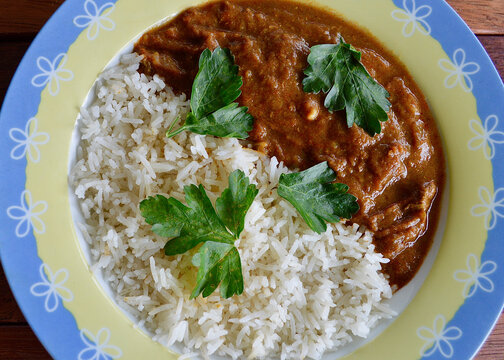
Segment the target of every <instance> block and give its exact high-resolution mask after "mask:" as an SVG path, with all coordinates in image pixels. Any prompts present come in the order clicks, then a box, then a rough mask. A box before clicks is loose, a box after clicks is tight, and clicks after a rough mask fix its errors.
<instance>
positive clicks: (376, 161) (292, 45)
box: [135, 0, 445, 287]
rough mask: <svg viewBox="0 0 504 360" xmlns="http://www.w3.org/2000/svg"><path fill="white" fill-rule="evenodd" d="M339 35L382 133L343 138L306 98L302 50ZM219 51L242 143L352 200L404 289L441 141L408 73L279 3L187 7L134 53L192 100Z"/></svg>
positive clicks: (371, 41)
mask: <svg viewBox="0 0 504 360" xmlns="http://www.w3.org/2000/svg"><path fill="white" fill-rule="evenodd" d="M340 36H342V37H343V38H344V40H345V42H347V43H350V44H352V45H353V46H354V47H355V48H356V49H357V50H358V51H360V52H362V60H361V61H362V63H363V64H364V66H365V67H366V69H367V71H368V72H369V73H370V75H371V76H372V77H373V78H374V79H375V80H376V81H377V82H378V83H380V84H381V85H382V86H383V87H385V89H386V90H387V91H388V92H389V94H390V98H389V100H390V102H391V104H392V106H391V108H390V111H389V113H388V120H387V121H386V122H383V123H382V131H381V133H380V134H376V135H375V136H370V135H368V134H367V133H366V132H365V131H364V130H363V129H362V128H360V127H358V126H356V125H354V126H352V127H350V128H349V127H348V126H347V123H346V114H345V111H338V112H334V113H330V112H329V111H328V110H327V109H326V108H325V107H324V98H325V95H324V94H322V93H320V94H310V93H306V92H304V91H303V85H302V81H303V78H304V77H305V75H304V74H303V71H304V70H305V69H306V67H307V56H308V54H309V51H310V47H312V46H314V45H318V44H335V43H337V42H338V39H339V37H340ZM217 47H222V48H228V49H230V50H231V52H232V54H233V55H234V58H235V63H236V64H237V65H238V66H239V74H240V75H241V76H242V78H243V86H242V95H241V97H240V98H239V99H238V101H239V103H240V105H243V106H247V107H248V108H249V112H250V114H251V115H252V116H253V117H254V119H255V121H254V128H253V130H252V131H251V133H250V137H249V140H250V141H251V142H252V143H253V144H254V146H255V148H256V149H257V150H259V151H261V152H264V153H266V154H267V155H269V156H276V157H277V159H278V160H279V161H283V162H284V163H285V164H286V165H287V166H289V167H290V168H292V169H300V170H303V169H306V168H309V167H311V166H313V165H315V164H318V163H320V162H323V161H327V162H328V164H329V166H330V167H331V168H332V169H333V170H334V171H335V172H336V174H337V176H338V182H342V183H344V184H346V185H348V186H349V188H350V190H349V192H350V193H351V194H353V195H355V196H356V197H357V198H358V202H359V205H360V210H359V212H358V213H357V214H356V215H355V216H354V217H353V218H352V219H351V221H352V222H356V223H358V224H362V225H365V226H367V227H368V228H369V229H370V230H371V231H373V232H374V242H375V245H376V248H377V250H378V251H379V252H381V253H382V254H383V255H384V256H385V257H387V258H389V259H390V260H391V261H390V263H389V264H387V265H386V266H385V268H384V270H385V272H386V273H387V274H388V275H389V276H390V282H391V284H395V285H397V286H398V287H401V286H403V285H404V284H406V283H407V282H408V281H409V280H410V279H411V278H412V277H413V276H414V275H415V273H416V271H417V270H418V268H419V267H420V265H421V264H422V261H423V259H424V258H425V256H426V254H427V252H428V250H429V248H430V245H431V243H432V238H433V236H434V232H435V228H436V224H437V220H438V215H439V207H440V194H441V192H442V190H443V186H444V182H445V172H444V167H445V164H444V157H443V149H442V146H441V140H440V137H439V134H438V131H437V128H436V124H435V122H434V119H433V118H432V115H431V114H430V111H429V108H428V105H427V103H426V101H425V99H424V96H423V95H422V93H421V92H420V90H419V88H418V87H417V85H416V84H415V82H414V81H413V79H412V77H411V76H410V75H409V73H408V72H407V70H406V69H405V67H404V66H403V65H402V64H401V63H400V62H399V60H398V59H396V58H395V57H394V56H393V55H392V54H391V53H390V51H388V50H386V49H385V48H383V46H382V45H380V43H379V42H378V40H376V39H375V38H374V37H373V36H371V35H370V34H368V33H366V32H364V31H363V30H361V29H359V28H358V27H356V26H355V25H353V24H350V23H348V22H346V21H345V20H342V19H341V18H339V17H337V16H336V15H334V14H333V13H330V12H328V11H325V10H322V9H319V8H315V7H312V6H309V5H304V4H299V3H294V2H291V1H283V0H270V1H252V0H248V1H232V2H231V1H216V2H209V3H206V4H204V5H202V6H199V7H195V8H190V9H187V10H185V11H184V12H182V13H181V14H179V15H178V16H177V17H176V18H174V19H173V20H171V21H170V22H168V23H167V24H165V25H162V26H161V27H159V28H156V29H153V30H151V31H149V32H147V33H145V34H144V35H143V36H142V37H141V38H140V40H139V41H138V42H137V43H136V45H135V51H136V52H137V53H139V54H141V55H143V56H144V59H143V62H142V69H141V70H142V71H143V72H145V73H147V74H154V73H156V74H158V75H161V76H164V78H165V80H166V82H167V84H168V85H170V86H171V87H172V88H173V89H174V90H175V91H177V92H184V93H186V94H187V95H188V96H190V93H191V85H192V83H193V80H194V78H195V76H196V74H197V71H198V60H199V56H200V55H201V53H202V52H203V50H204V49H206V48H209V49H210V50H213V49H215V48H217Z"/></svg>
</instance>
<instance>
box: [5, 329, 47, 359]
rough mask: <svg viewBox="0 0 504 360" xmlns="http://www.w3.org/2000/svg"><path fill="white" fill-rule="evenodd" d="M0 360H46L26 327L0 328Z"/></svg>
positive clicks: (40, 345) (45, 354)
mask: <svg viewBox="0 0 504 360" xmlns="http://www.w3.org/2000/svg"><path fill="white" fill-rule="evenodd" d="M0 359H5V360H48V359H51V356H50V355H49V354H48V353H47V351H46V350H45V349H44V347H43V346H42V344H41V343H40V341H39V340H38V338H37V337H36V336H35V334H34V333H33V331H31V329H30V327H29V326H28V325H24V326H19V325H13V326H0Z"/></svg>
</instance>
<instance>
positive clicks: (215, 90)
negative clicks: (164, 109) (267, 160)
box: [166, 47, 254, 139]
mask: <svg viewBox="0 0 504 360" xmlns="http://www.w3.org/2000/svg"><path fill="white" fill-rule="evenodd" d="M242 85H243V80H242V78H241V76H239V75H238V66H237V65H235V64H234V58H233V55H232V54H231V51H230V50H229V49H222V48H220V47H218V48H216V49H215V50H214V51H213V52H211V51H210V50H209V49H205V50H204V51H203V53H202V54H201V56H200V60H199V71H198V74H197V75H196V78H195V79H194V83H193V86H192V93H191V112H190V113H189V114H188V115H187V118H186V120H185V122H184V124H183V125H182V127H180V128H179V129H177V130H175V131H172V128H173V125H175V123H176V122H177V121H174V123H173V124H172V126H170V128H169V129H168V131H167V132H166V136H167V137H173V136H175V135H177V134H179V133H180V132H182V131H184V130H189V131H192V132H194V133H197V134H201V135H214V136H219V137H235V138H239V139H245V138H247V137H248V132H249V131H251V130H252V126H253V124H254V118H253V117H252V115H250V114H249V113H247V111H248V108H247V107H245V106H242V107H238V103H234V102H233V101H235V100H236V99H237V98H238V97H239V96H240V95H241V90H240V88H241V86H242Z"/></svg>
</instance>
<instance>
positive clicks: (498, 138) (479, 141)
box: [467, 115, 504, 160]
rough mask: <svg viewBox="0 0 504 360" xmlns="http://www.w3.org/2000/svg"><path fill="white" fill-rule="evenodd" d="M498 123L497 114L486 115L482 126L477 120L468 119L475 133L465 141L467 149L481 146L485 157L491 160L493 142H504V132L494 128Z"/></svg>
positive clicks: (493, 147)
mask: <svg viewBox="0 0 504 360" xmlns="http://www.w3.org/2000/svg"><path fill="white" fill-rule="evenodd" d="M498 125H499V118H498V117H497V115H490V116H488V117H487V118H486V119H485V123H484V124H483V126H482V125H481V122H480V121H478V120H474V119H473V120H471V121H469V128H470V129H471V131H472V132H473V133H475V134H476V136H475V137H473V138H472V139H471V140H469V142H468V143H467V146H468V147H469V150H478V149H480V148H483V153H484V154H485V158H487V159H488V160H492V159H493V158H494V156H495V144H504V132H502V131H497V130H496V129H497V126H498ZM486 145H488V146H486Z"/></svg>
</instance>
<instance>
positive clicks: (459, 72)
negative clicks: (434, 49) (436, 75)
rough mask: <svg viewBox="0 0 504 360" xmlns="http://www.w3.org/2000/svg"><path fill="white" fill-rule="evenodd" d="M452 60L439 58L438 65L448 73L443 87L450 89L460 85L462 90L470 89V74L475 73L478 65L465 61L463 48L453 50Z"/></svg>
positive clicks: (471, 83)
mask: <svg viewBox="0 0 504 360" xmlns="http://www.w3.org/2000/svg"><path fill="white" fill-rule="evenodd" d="M452 60H453V62H452V61H450V60H446V59H441V60H439V67H440V68H441V69H443V70H444V71H446V72H448V73H449V75H448V76H447V77H446V78H445V81H444V85H445V87H447V88H448V89H451V88H454V87H456V86H457V85H460V86H461V87H462V89H464V91H466V92H470V91H472V89H473V82H472V80H471V77H470V75H474V74H476V73H477V72H478V71H479V70H480V66H479V65H478V64H477V63H475V62H472V61H469V62H466V53H465V51H464V50H463V49H457V50H455V52H454V53H453V58H452ZM464 79H465V82H464Z"/></svg>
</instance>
